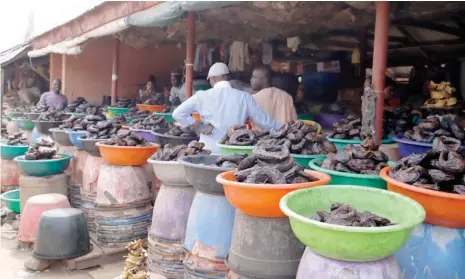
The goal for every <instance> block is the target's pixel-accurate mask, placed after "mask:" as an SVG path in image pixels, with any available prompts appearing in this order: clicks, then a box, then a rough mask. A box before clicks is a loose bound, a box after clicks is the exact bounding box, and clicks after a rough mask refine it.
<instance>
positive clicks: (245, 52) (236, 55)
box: [229, 41, 250, 72]
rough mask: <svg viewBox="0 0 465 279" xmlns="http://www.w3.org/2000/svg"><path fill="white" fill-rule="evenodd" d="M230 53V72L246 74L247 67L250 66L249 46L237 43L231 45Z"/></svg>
mask: <svg viewBox="0 0 465 279" xmlns="http://www.w3.org/2000/svg"><path fill="white" fill-rule="evenodd" d="M230 53H231V56H230V58H229V70H230V71H231V72H244V71H245V66H246V65H249V64H250V56H249V46H248V44H247V43H244V42H239V41H235V42H233V43H232V45H231V50H230Z"/></svg>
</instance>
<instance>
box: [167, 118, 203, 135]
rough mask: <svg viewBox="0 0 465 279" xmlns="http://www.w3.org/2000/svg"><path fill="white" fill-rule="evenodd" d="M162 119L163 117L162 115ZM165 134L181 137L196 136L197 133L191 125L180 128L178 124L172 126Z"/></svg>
mask: <svg viewBox="0 0 465 279" xmlns="http://www.w3.org/2000/svg"><path fill="white" fill-rule="evenodd" d="M163 119H165V118H164V117H163ZM165 135H170V136H175V137H181V138H196V137H197V133H196V132H195V131H194V130H193V129H192V128H191V127H186V128H181V127H179V126H173V128H171V129H170V130H169V131H168V132H166V133H165Z"/></svg>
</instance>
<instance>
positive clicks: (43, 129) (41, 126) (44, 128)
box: [32, 120, 63, 135]
mask: <svg viewBox="0 0 465 279" xmlns="http://www.w3.org/2000/svg"><path fill="white" fill-rule="evenodd" d="M32 123H34V125H35V127H36V129H37V131H38V132H39V133H41V134H45V135H50V134H51V132H50V129H52V128H58V127H59V126H60V125H61V124H62V123H63V121H37V120H34V121H32Z"/></svg>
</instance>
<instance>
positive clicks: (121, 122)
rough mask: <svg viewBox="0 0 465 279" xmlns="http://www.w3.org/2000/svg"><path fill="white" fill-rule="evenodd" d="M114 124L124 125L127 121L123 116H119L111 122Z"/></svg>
mask: <svg viewBox="0 0 465 279" xmlns="http://www.w3.org/2000/svg"><path fill="white" fill-rule="evenodd" d="M111 122H113V123H114V124H119V125H124V124H127V123H128V119H127V118H126V116H124V114H120V115H118V116H116V117H115V118H113V119H112V120H111Z"/></svg>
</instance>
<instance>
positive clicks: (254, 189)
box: [216, 170, 331, 218]
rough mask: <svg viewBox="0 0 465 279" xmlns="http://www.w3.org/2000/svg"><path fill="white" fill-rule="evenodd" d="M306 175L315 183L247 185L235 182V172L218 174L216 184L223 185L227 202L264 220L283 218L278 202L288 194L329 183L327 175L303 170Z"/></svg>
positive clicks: (247, 213)
mask: <svg viewBox="0 0 465 279" xmlns="http://www.w3.org/2000/svg"><path fill="white" fill-rule="evenodd" d="M305 172H306V173H308V174H311V175H313V176H315V177H317V178H318V179H319V180H317V181H315V182H307V183H298V184H273V185H271V184H248V183H243V182H237V181H236V179H235V178H234V176H233V175H234V174H235V173H236V171H228V172H224V173H220V174H219V175H218V176H217V177H216V182H218V183H220V184H223V186H224V192H225V193H226V198H227V199H228V201H229V202H230V203H231V204H232V205H233V206H234V207H235V208H237V209H239V210H240V211H242V212H243V213H244V214H246V215H250V216H255V217H265V218H279V217H285V216H286V215H284V214H283V213H282V212H281V209H280V208H279V201H280V200H281V198H282V197H283V196H284V195H286V194H287V193H289V192H292V191H294V190H298V189H304V188H310V187H315V186H323V185H326V184H328V183H329V182H330V181H331V178H330V176H329V175H327V174H325V173H322V172H318V171H311V170H305Z"/></svg>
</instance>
